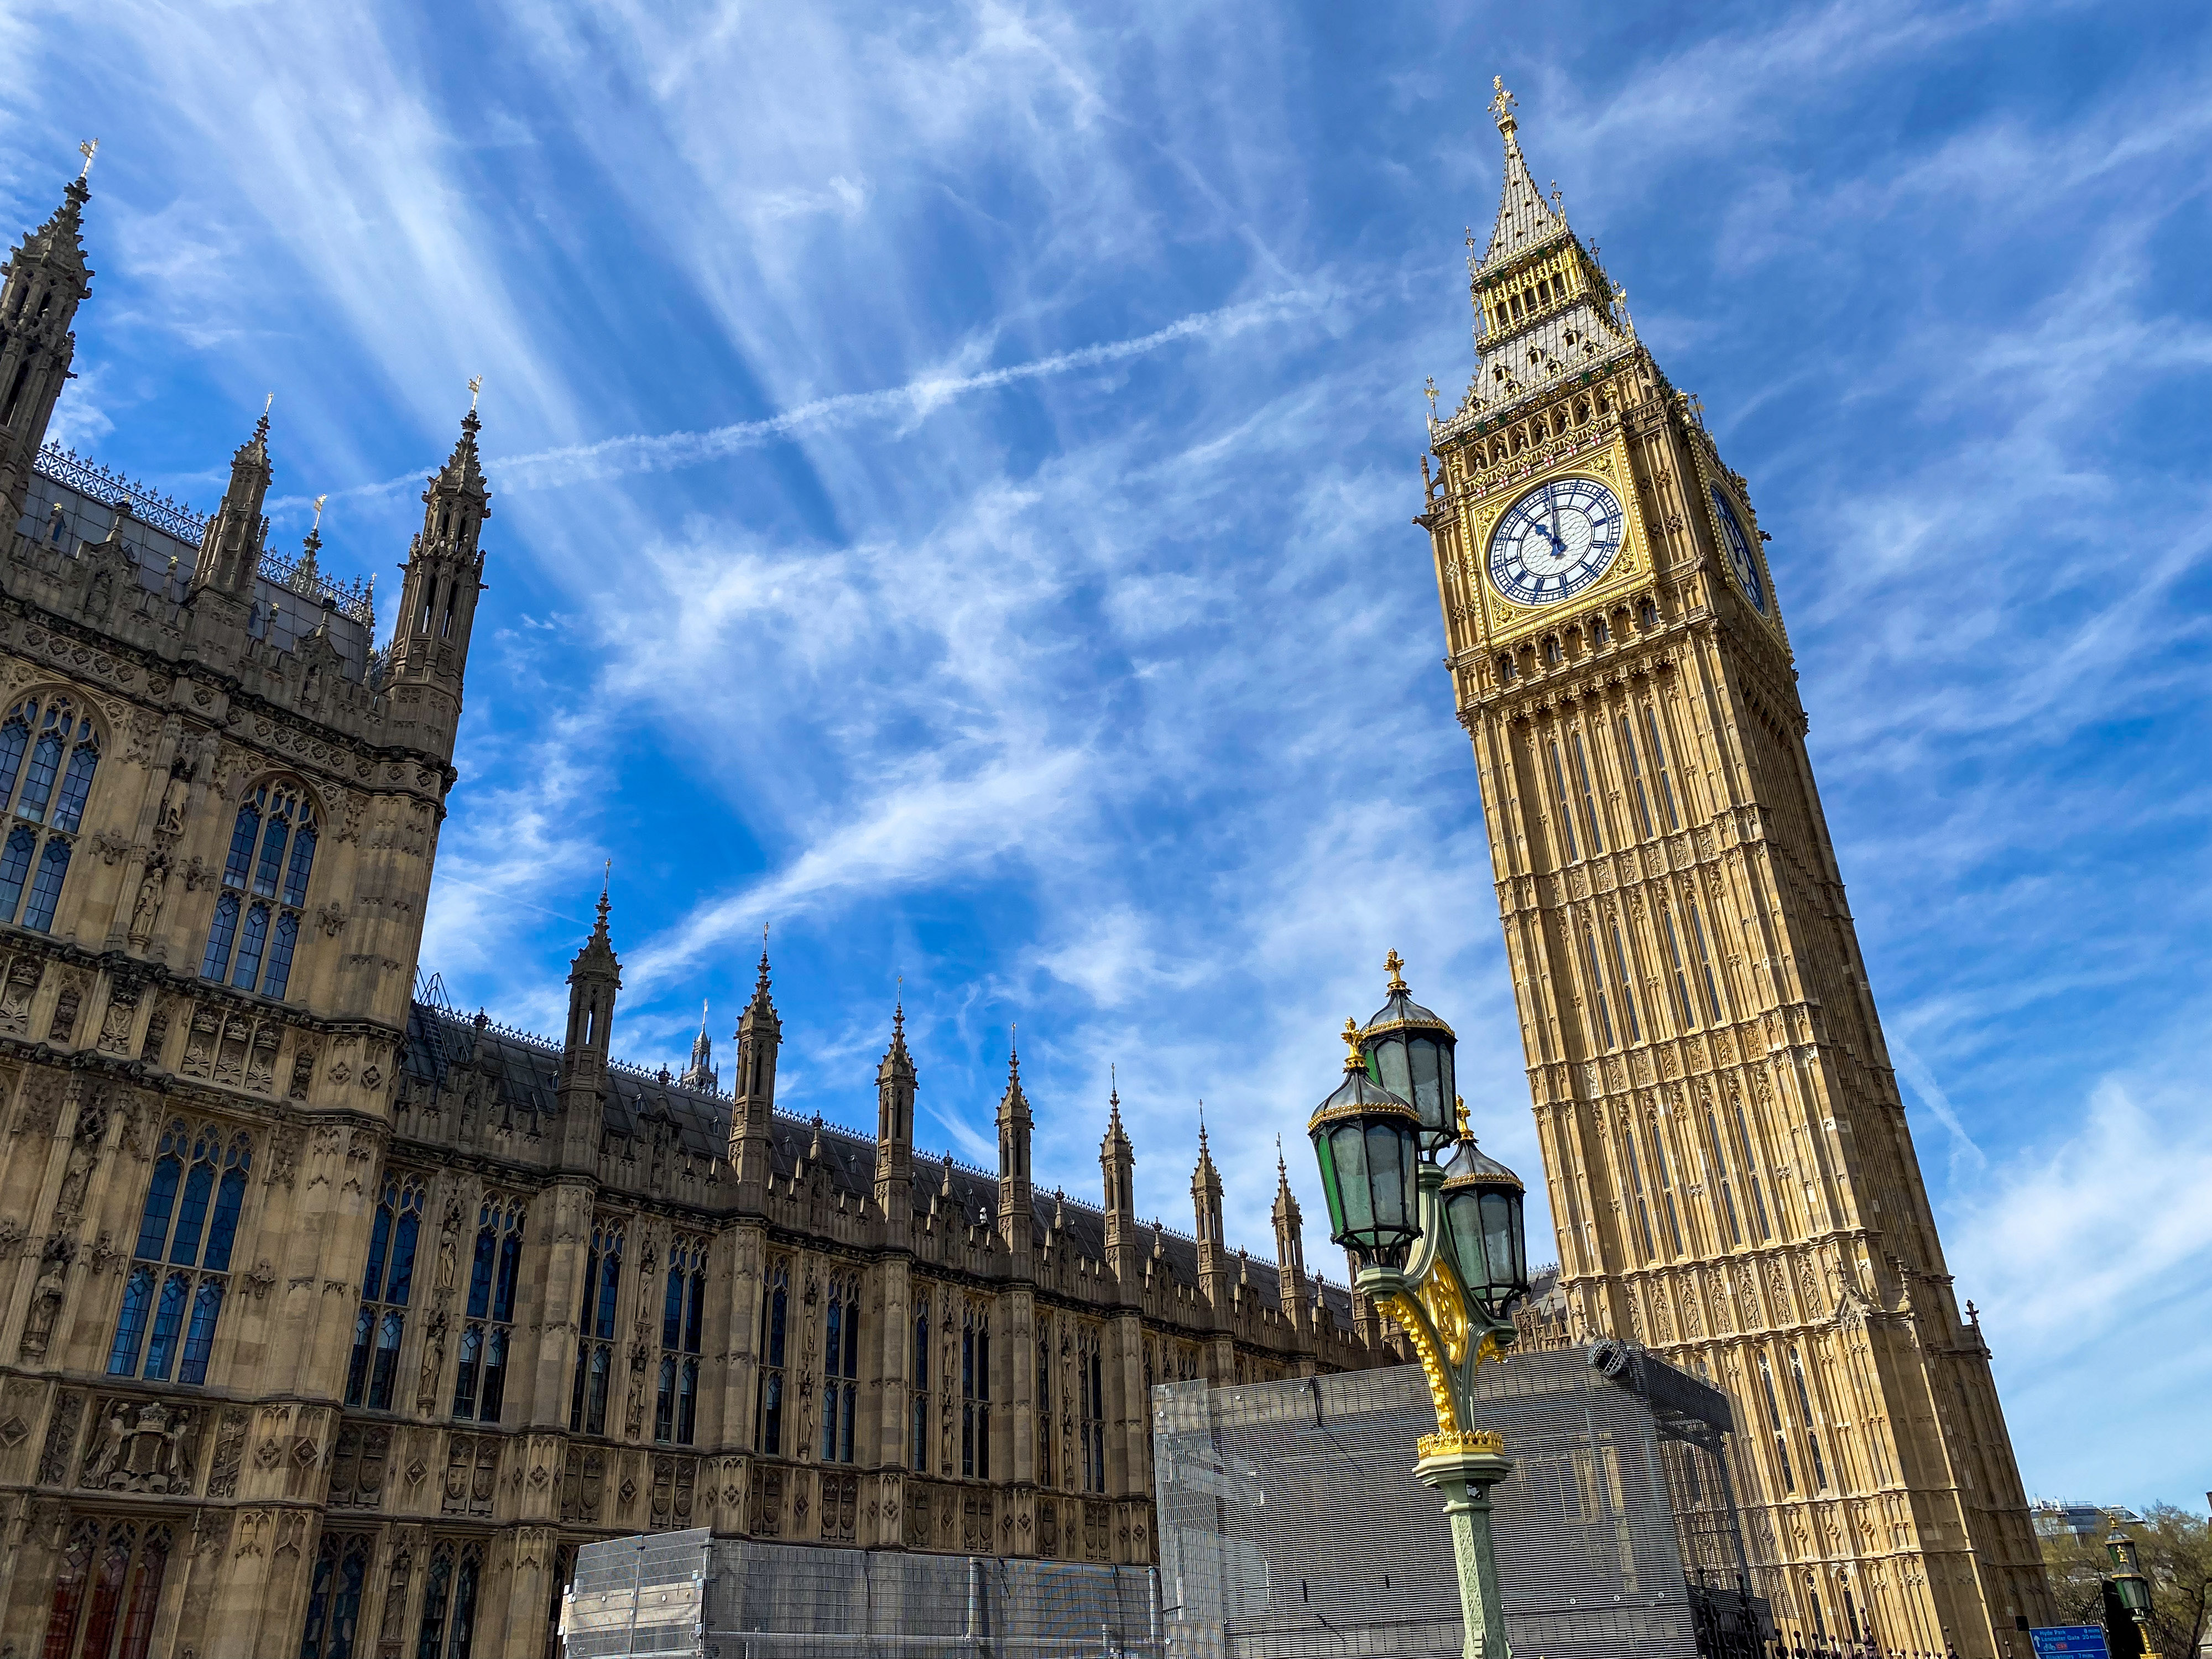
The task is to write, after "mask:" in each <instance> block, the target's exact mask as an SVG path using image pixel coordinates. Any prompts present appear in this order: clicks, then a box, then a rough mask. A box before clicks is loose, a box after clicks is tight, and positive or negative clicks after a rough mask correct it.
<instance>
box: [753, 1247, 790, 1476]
mask: <svg viewBox="0 0 2212 1659" xmlns="http://www.w3.org/2000/svg"><path fill="white" fill-rule="evenodd" d="M790 1326H791V1262H790V1260H789V1258H788V1257H785V1256H778V1257H777V1258H776V1259H775V1261H772V1262H770V1263H769V1270H768V1295H767V1296H766V1297H763V1300H762V1302H761V1391H760V1415H759V1418H758V1419H757V1421H756V1422H755V1424H754V1425H753V1443H754V1445H756V1446H757V1447H758V1448H759V1449H761V1450H762V1451H763V1452H765V1453H766V1454H767V1455H769V1456H770V1457H781V1456H782V1455H783V1370H784V1358H785V1351H786V1348H787V1346H788V1341H787V1339H788V1335H789V1331H790Z"/></svg>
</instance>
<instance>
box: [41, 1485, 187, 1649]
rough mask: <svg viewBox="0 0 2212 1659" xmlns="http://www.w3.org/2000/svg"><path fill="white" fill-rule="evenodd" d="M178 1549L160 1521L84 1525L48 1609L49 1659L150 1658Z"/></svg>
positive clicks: (74, 1531) (66, 1554)
mask: <svg viewBox="0 0 2212 1659" xmlns="http://www.w3.org/2000/svg"><path fill="white" fill-rule="evenodd" d="M171 1543H172V1535H171V1533H170V1529H169V1528H168V1527H167V1525H166V1524H163V1523H161V1522H153V1523H150V1524H141V1523H139V1522H133V1521H110V1522H101V1521H99V1520H95V1519H92V1518H90V1517H88V1518H86V1519H83V1520H81V1521H79V1522H76V1525H75V1526H74V1527H72V1528H70V1534H69V1542H68V1544H67V1546H66V1547H64V1550H63V1552H62V1559H61V1566H60V1569H59V1571H58V1572H57V1573H56V1574H55V1577H54V1593H53V1599H52V1601H50V1602H48V1603H47V1610H46V1641H45V1642H44V1644H41V1646H40V1654H41V1655H43V1656H44V1659H110V1656H113V1659H146V1656H147V1650H148V1648H149V1646H150V1645H151V1643H152V1640H153V1635H154V1614H155V1610H156V1609H157V1607H159V1606H160V1604H161V1581H162V1579H163V1578H164V1577H167V1572H168V1565H169V1553H170V1547H171Z"/></svg>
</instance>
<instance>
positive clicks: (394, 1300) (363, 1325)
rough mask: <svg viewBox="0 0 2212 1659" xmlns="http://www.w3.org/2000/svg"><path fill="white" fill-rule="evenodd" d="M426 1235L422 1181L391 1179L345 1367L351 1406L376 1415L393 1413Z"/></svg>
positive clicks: (373, 1234)
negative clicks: (401, 1348)
mask: <svg viewBox="0 0 2212 1659" xmlns="http://www.w3.org/2000/svg"><path fill="white" fill-rule="evenodd" d="M421 1236H422V1182H420V1181H419V1180H416V1179H413V1178H404V1179H403V1178H401V1177H398V1176H394V1177H392V1178H391V1179H389V1180H387V1181H386V1182H385V1183H384V1192H383V1194H382V1196H381V1198H380V1200H379V1202H378V1204H377V1206H376V1219H375V1221H374V1224H373V1225H371V1227H370V1229H369V1235H368V1267H367V1268H366V1269H364V1270H363V1272H362V1280H361V1311H360V1312H359V1313H358V1314H357V1315H356V1316H355V1317H354V1327H353V1358H352V1360H351V1361H350V1363H349V1364H348V1365H347V1367H346V1392H345V1402H346V1404H347V1405H349V1406H366V1407H368V1409H369V1410H370V1411H374V1412H381V1411H389V1410H391V1409H392V1385H393V1383H394V1382H395V1380H396V1379H397V1378H398V1375H399V1344H400V1342H401V1341H402V1340H404V1338H405V1336H406V1334H407V1301H408V1297H409V1296H410V1294H411V1293H412V1292H413V1290H414V1287H415V1247H416V1243H417V1241H418V1240H419V1239H420V1237H421Z"/></svg>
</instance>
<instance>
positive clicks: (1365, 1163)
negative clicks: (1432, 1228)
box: [1306, 1019, 1422, 1267]
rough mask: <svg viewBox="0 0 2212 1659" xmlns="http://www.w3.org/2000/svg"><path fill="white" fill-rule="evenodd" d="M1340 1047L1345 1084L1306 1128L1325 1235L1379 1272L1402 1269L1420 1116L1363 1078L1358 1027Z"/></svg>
mask: <svg viewBox="0 0 2212 1659" xmlns="http://www.w3.org/2000/svg"><path fill="white" fill-rule="evenodd" d="M1344 1041H1345V1042H1346V1044H1347V1045H1349V1047H1350V1048H1351V1050H1352V1052H1351V1053H1350V1054H1347V1055H1346V1057H1345V1061H1344V1081H1343V1082H1342V1083H1340V1084H1339V1085H1337V1088H1336V1091H1335V1092H1334V1094H1332V1095H1330V1096H1329V1097H1328V1099H1326V1100H1324V1101H1322V1103H1321V1104H1320V1105H1319V1106H1317V1107H1316V1108H1315V1109H1314V1114H1313V1116H1312V1117H1311V1118H1310V1119H1309V1120H1308V1121H1307V1123H1306V1133H1307V1134H1309V1135H1310V1136H1311V1137H1312V1138H1313V1144H1314V1156H1315V1158H1316V1159H1317V1160H1318V1161H1319V1162H1320V1164H1321V1187H1322V1194H1323V1196H1324V1197H1326V1198H1327V1199H1328V1229H1329V1232H1328V1236H1329V1238H1330V1240H1331V1242H1332V1243H1337V1244H1340V1245H1343V1246H1344V1247H1345V1248H1346V1249H1352V1250H1357V1251H1358V1252H1359V1254H1360V1255H1361V1256H1362V1257H1363V1258H1364V1259H1365V1260H1367V1261H1372V1262H1374V1263H1375V1264H1376V1266H1378V1267H1401V1266H1402V1265H1404V1262H1405V1260H1406V1253H1407V1250H1409V1249H1411V1248H1412V1246H1413V1241H1414V1240H1415V1239H1417V1238H1419V1237H1420V1235H1421V1223H1420V1210H1419V1203H1418V1200H1417V1194H1416V1190H1415V1185H1414V1176H1415V1172H1416V1170H1417V1168H1418V1166H1419V1163H1420V1136H1421V1128H1422V1125H1421V1120H1420V1116H1419V1114H1418V1113H1416V1112H1415V1111H1414V1109H1413V1107H1412V1105H1411V1104H1409V1103H1407V1102H1406V1101H1405V1100H1402V1099H1401V1098H1400V1097H1398V1096H1396V1095H1395V1094H1392V1093H1391V1092H1390V1091H1389V1090H1388V1089H1385V1088H1384V1087H1383V1085H1381V1084H1379V1083H1377V1082H1376V1081H1375V1079H1373V1078H1371V1077H1370V1076H1369V1075H1368V1074H1367V1068H1366V1066H1364V1064H1363V1063H1362V1061H1361V1058H1360V1052H1359V1028H1358V1026H1357V1025H1355V1024H1352V1021H1350V1020H1348V1019H1347V1020H1346V1021H1345V1022H1344Z"/></svg>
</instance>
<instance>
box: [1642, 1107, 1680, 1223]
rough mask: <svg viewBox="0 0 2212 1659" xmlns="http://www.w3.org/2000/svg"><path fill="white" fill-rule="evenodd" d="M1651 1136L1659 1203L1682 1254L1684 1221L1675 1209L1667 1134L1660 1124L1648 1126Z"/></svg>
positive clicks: (1652, 1161) (1652, 1160)
mask: <svg viewBox="0 0 2212 1659" xmlns="http://www.w3.org/2000/svg"><path fill="white" fill-rule="evenodd" d="M1647 1127H1649V1129H1650V1134H1651V1168H1652V1170H1654V1171H1655V1172H1656V1174H1657V1176H1658V1177H1659V1201H1660V1205H1661V1206H1662V1208H1663V1209H1665V1211H1666V1212H1667V1237H1668V1238H1669V1239H1670V1240H1672V1241H1673V1243H1674V1254H1675V1255H1681V1254H1682V1220H1681V1217H1680V1215H1679V1214H1677V1213H1676V1212H1675V1209H1674V1170H1673V1168H1672V1166H1671V1165H1670V1164H1669V1163H1668V1158H1667V1134H1666V1131H1665V1130H1664V1129H1662V1127H1660V1126H1659V1124H1657V1123H1656V1122H1653V1123H1651V1124H1650V1125H1648V1126H1647Z"/></svg>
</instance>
